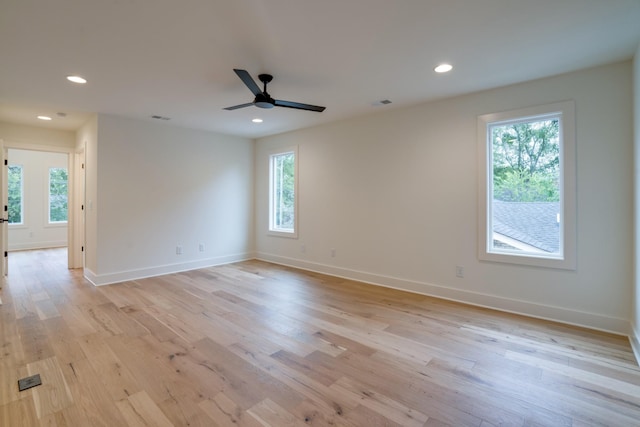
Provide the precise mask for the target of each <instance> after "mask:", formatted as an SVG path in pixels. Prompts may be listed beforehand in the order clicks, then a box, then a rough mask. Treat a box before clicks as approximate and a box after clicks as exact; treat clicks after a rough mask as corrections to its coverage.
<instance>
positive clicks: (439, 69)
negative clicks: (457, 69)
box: [433, 64, 453, 73]
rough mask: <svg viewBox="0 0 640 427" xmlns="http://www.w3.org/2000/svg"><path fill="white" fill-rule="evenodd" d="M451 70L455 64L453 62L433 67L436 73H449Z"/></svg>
mask: <svg viewBox="0 0 640 427" xmlns="http://www.w3.org/2000/svg"><path fill="white" fill-rule="evenodd" d="M451 70H453V66H452V65H451V64H440V65H438V66H437V67H436V68H434V69H433V71H435V72H436V73H448V72H449V71H451Z"/></svg>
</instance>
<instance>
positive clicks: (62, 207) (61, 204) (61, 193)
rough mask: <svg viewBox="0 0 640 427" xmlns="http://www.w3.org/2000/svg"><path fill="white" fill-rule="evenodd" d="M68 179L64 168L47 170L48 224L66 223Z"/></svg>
mask: <svg viewBox="0 0 640 427" xmlns="http://www.w3.org/2000/svg"><path fill="white" fill-rule="evenodd" d="M67 193H68V177H67V169H65V168H50V169H49V222H67V219H68V213H67V212H68V209H67V203H68V196H67Z"/></svg>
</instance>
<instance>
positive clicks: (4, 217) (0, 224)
mask: <svg viewBox="0 0 640 427" xmlns="http://www.w3.org/2000/svg"><path fill="white" fill-rule="evenodd" d="M7 157H8V156H7V149H6V148H4V142H3V141H2V140H0V162H1V163H0V165H2V173H0V188H1V189H2V195H1V197H2V200H0V206H2V211H1V212H0V214H1V216H0V246H1V247H0V251H1V252H0V256H2V261H0V275H1V277H4V276H6V275H7V273H8V272H9V266H8V262H7V261H8V249H7V248H8V246H9V209H8V206H9V202H8V198H9V188H8V180H7V175H8V171H9V166H8V162H7Z"/></svg>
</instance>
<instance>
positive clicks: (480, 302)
mask: <svg viewBox="0 0 640 427" xmlns="http://www.w3.org/2000/svg"><path fill="white" fill-rule="evenodd" d="M256 259H259V260H262V261H267V262H272V263H274V264H281V265H286V266H289V267H295V268H300V269H302V270H309V271H313V272H317V273H322V274H328V275H331V276H336V277H342V278H345V279H350V280H357V281H360V282H364V283H369V284H372V285H377V286H382V287H386V288H392V289H399V290H403V291H408V292H413V293H417V294H421V295H427V296H432V297H436V298H442V299H445V300H450V301H455V302H460V303H464V304H470V305H475V306H478V307H485V308H490V309H494V310H500V311H504V312H508V313H514V314H520V315H524V316H528V317H534V318H538V319H544V320H551V321H554V322H560V323H565V324H569V325H574V326H581V327H586V328H589V329H594V330H599V331H603V332H609V333H614V334H617V335H624V336H628V334H629V320H627V319H621V318H617V317H609V316H603V315H600V314H597V313H589V312H584V311H577V310H571V309H568V308H563V307H556V306H549V305H543V304H538V303H533V302H528V301H522V300H517V299H511V298H504V297H500V296H496V295H490V294H483V293H479V292H471V291H466V290H462V289H454V288H450V287H446V286H441V285H436V284H432V283H425V282H417V281H413V280H407V279H401V278H398V277H392V276H383V275H378V274H372V273H367V272H363V271H357V270H351V269H347V268H341V267H335V266H331V265H326V264H320V263H314V262H309V261H303V260H299V259H295V258H288V257H282V256H278V255H273V254H268V253H263V252H259V253H257V254H256Z"/></svg>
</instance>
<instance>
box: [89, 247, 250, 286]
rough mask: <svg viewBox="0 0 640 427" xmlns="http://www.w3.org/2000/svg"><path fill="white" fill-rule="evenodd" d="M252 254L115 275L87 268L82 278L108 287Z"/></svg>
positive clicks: (247, 254)
mask: <svg viewBox="0 0 640 427" xmlns="http://www.w3.org/2000/svg"><path fill="white" fill-rule="evenodd" d="M254 258H255V256H254V254H253V253H241V254H233V255H224V256H219V257H214V258H206V259H201V260H195V261H189V262H184V263H179V264H169V265H161V266H156V267H149V268H141V269H138V270H129V271H121V272H117V273H106V274H96V273H94V272H93V271H91V270H90V269H88V268H85V269H84V277H85V279H87V280H88V281H89V282H91V283H93V284H94V285H95V286H102V285H110V284H112V283H120V282H126V281H129V280H136V279H144V278H146V277H154V276H162V275H164V274H172V273H179V272H181V271H188V270H196V269H198V268H207V267H213V266H216V265H222V264H229V263H232V262H239V261H246V260H248V259H254Z"/></svg>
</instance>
